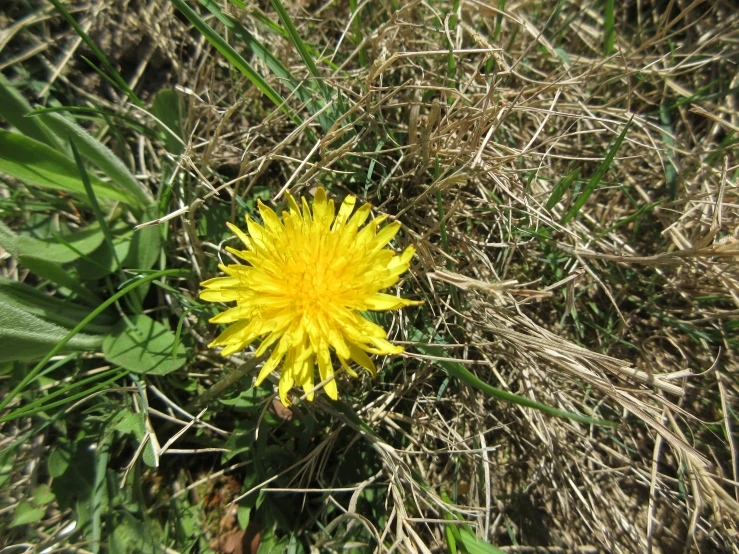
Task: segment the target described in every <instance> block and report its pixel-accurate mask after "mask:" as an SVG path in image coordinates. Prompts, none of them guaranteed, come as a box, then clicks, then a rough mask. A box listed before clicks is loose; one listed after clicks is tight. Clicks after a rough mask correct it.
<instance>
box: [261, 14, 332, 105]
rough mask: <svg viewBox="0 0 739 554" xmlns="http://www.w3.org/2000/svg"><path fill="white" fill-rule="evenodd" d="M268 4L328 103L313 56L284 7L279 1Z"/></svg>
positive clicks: (324, 85) (325, 90) (329, 97)
mask: <svg viewBox="0 0 739 554" xmlns="http://www.w3.org/2000/svg"><path fill="white" fill-rule="evenodd" d="M270 3H271V4H272V7H273V8H274V9H275V11H276V12H277V15H278V16H279V18H280V21H282V24H283V25H284V26H285V29H287V32H288V33H289V34H290V41H291V42H292V43H293V44H294V45H295V48H296V49H297V50H298V54H300V58H301V59H302V60H303V63H304V64H305V67H307V68H308V72H309V73H310V74H311V75H312V76H313V78H315V79H316V83H317V84H318V88H319V89H320V91H321V94H322V95H323V99H324V100H325V101H326V102H328V101H329V100H331V92H330V90H329V88H328V87H327V86H326V83H324V82H323V78H322V76H321V73H320V72H319V71H318V68H317V67H316V63H315V62H314V61H313V56H311V54H310V50H309V49H308V47H307V46H306V44H305V43H304V42H303V39H302V38H301V37H300V34H298V30H297V29H296V28H295V25H294V24H293V21H292V19H290V15H289V14H288V13H287V10H285V6H283V5H282V2H280V0H270Z"/></svg>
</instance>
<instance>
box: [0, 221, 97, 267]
mask: <svg viewBox="0 0 739 554" xmlns="http://www.w3.org/2000/svg"><path fill="white" fill-rule="evenodd" d="M59 238H60V239H61V240H56V239H54V240H39V239H36V238H33V237H31V236H28V235H23V234H16V233H14V232H13V231H12V230H11V229H10V228H9V227H8V226H7V225H5V224H4V223H3V222H2V221H0V246H2V247H3V248H5V250H7V251H8V252H10V254H11V255H12V256H15V257H19V256H31V257H33V258H41V259H43V260H46V261H47V262H53V263H55V264H66V263H70V262H73V261H75V260H78V259H79V258H80V255H85V254H90V253H92V252H93V251H95V250H96V249H97V248H98V247H99V246H100V245H101V244H102V243H103V240H104V237H103V233H102V232H101V231H100V227H99V226H98V225H97V224H93V225H90V226H89V227H87V228H86V229H83V230H82V231H77V232H75V233H70V234H68V235H64V236H63V237H62V236H60V237H59ZM62 241H63V242H62Z"/></svg>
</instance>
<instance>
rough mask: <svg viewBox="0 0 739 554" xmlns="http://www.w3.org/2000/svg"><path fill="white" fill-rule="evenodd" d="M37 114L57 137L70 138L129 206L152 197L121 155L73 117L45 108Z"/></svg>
mask: <svg viewBox="0 0 739 554" xmlns="http://www.w3.org/2000/svg"><path fill="white" fill-rule="evenodd" d="M36 117H38V118H40V119H42V120H43V122H44V123H45V124H46V125H47V126H48V127H49V128H50V129H51V130H52V131H54V132H55V133H56V134H57V135H58V136H59V137H62V138H66V139H68V138H72V139H73V140H74V143H75V145H76V146H77V148H79V151H80V154H82V155H83V156H84V157H85V159H86V160H87V161H90V162H92V163H93V164H94V165H95V166H97V167H98V168H99V169H100V171H102V172H103V173H104V174H105V175H106V176H107V177H108V178H109V179H110V180H111V182H112V183H113V185H114V186H115V187H116V188H117V189H118V190H119V191H120V192H121V193H122V194H124V195H126V196H127V197H128V198H129V202H128V203H129V204H130V205H131V206H135V207H138V208H139V210H143V209H144V208H146V207H147V206H148V205H150V204H151V203H152V202H153V201H154V199H153V198H152V196H151V193H149V191H148V190H146V189H145V188H144V187H143V185H142V184H141V183H140V182H139V181H137V180H136V177H134V176H133V174H132V173H131V172H130V171H129V170H128V168H127V167H126V166H125V165H124V164H123V162H122V161H121V160H120V158H118V156H116V155H115V154H113V152H111V151H110V149H108V147H107V146H105V145H104V144H103V143H102V142H100V141H99V140H97V139H96V138H95V137H93V136H92V135H90V134H89V133H88V132H87V131H85V130H84V129H83V128H82V127H80V126H79V125H77V124H76V123H75V122H74V121H71V120H69V119H67V118H66V117H64V116H63V115H61V114H59V113H54V112H45V113H43V114H40V115H37V116H36Z"/></svg>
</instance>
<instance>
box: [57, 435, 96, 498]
mask: <svg viewBox="0 0 739 554" xmlns="http://www.w3.org/2000/svg"><path fill="white" fill-rule="evenodd" d="M48 467H49V474H50V475H51V476H52V477H53V478H54V480H53V481H52V483H51V491H52V492H53V493H54V494H55V495H56V499H57V502H58V503H59V508H60V509H61V510H66V509H67V508H69V507H71V506H72V505H73V504H74V503H75V502H76V501H80V502H82V503H84V502H85V501H89V500H90V499H91V498H92V494H93V483H94V480H95V449H94V447H93V445H91V444H90V443H87V442H82V441H75V442H71V443H70V442H66V441H65V442H63V443H62V444H60V445H59V446H57V447H56V448H55V449H54V450H52V452H51V454H50V455H49V461H48Z"/></svg>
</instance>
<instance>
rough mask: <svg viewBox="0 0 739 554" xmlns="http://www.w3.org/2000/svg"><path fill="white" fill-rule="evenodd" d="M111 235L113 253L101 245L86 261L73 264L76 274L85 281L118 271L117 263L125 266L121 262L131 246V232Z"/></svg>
mask: <svg viewBox="0 0 739 554" xmlns="http://www.w3.org/2000/svg"><path fill="white" fill-rule="evenodd" d="M113 233H114V234H113V237H112V241H113V251H111V249H110V248H109V247H108V245H107V244H103V245H102V246H101V247H100V248H98V249H97V250H95V252H93V253H92V254H90V255H89V256H88V257H87V259H80V260H78V261H77V262H76V263H75V264H74V266H73V267H74V268H75V270H76V272H77V274H78V275H80V276H84V278H85V280H86V281H94V280H95V279H100V278H101V277H105V276H106V275H110V274H111V273H114V272H116V271H118V270H119V269H120V267H121V266H120V265H119V263H120V264H123V265H125V264H124V263H123V261H124V260H126V259H127V258H128V256H129V254H130V252H131V246H132V244H133V242H132V239H133V236H134V234H133V231H132V230H129V231H127V232H124V233H121V232H120V231H118V230H113ZM114 252H115V253H114Z"/></svg>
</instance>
